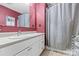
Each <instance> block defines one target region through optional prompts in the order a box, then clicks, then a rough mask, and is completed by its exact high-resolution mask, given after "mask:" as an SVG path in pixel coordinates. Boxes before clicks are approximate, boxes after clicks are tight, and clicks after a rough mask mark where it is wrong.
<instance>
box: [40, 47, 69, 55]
mask: <svg viewBox="0 0 79 59" xmlns="http://www.w3.org/2000/svg"><path fill="white" fill-rule="evenodd" d="M41 56H68V55H66V54H64V53H61V52H57V51H49V50H47V49H45V50H44V51H43V53H42V54H41Z"/></svg>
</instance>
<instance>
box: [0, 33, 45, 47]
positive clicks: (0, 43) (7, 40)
mask: <svg viewBox="0 0 79 59" xmlns="http://www.w3.org/2000/svg"><path fill="white" fill-rule="evenodd" d="M42 34H44V33H30V34H22V35H19V36H17V35H14V36H9V37H4V38H0V48H1V47H4V46H7V45H11V44H14V43H15V42H19V41H23V40H27V39H31V38H33V37H36V36H39V35H42Z"/></svg>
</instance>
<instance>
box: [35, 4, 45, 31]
mask: <svg viewBox="0 0 79 59" xmlns="http://www.w3.org/2000/svg"><path fill="white" fill-rule="evenodd" d="M45 10H46V4H45V3H38V4H36V28H37V32H45V15H46V14H45V13H46V12H45Z"/></svg>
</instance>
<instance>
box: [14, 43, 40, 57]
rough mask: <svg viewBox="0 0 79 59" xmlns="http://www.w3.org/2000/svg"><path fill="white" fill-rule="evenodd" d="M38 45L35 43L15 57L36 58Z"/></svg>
mask: <svg viewBox="0 0 79 59" xmlns="http://www.w3.org/2000/svg"><path fill="white" fill-rule="evenodd" d="M38 50H39V44H38V43H37V42H36V43H34V44H33V45H30V46H28V47H26V49H24V50H23V51H22V52H20V53H18V54H17V55H16V56H36V55H39V51H38Z"/></svg>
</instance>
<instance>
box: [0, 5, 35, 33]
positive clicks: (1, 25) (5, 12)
mask: <svg viewBox="0 0 79 59" xmlns="http://www.w3.org/2000/svg"><path fill="white" fill-rule="evenodd" d="M19 15H20V13H18V12H16V11H14V10H11V9H9V8H6V7H4V6H2V5H0V29H1V31H0V32H16V31H18V28H17V18H18V16H19ZM6 16H12V17H15V22H16V23H15V26H14V27H11V26H6V25H5V20H6V19H5V17H6ZM20 30H21V31H32V30H35V29H32V28H24V27H21V28H20Z"/></svg>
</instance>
